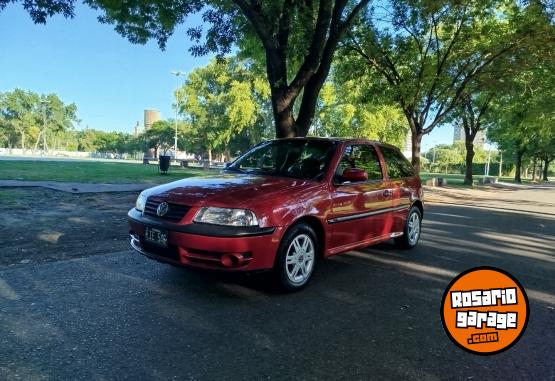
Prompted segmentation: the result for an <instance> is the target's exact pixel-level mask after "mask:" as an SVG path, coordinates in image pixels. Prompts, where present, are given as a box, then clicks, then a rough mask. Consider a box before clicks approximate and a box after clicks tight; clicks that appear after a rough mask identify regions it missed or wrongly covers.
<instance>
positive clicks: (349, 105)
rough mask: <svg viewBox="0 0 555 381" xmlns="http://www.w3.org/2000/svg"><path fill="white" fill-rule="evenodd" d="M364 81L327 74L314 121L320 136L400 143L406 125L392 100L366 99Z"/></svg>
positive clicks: (403, 140) (316, 131)
mask: <svg viewBox="0 0 555 381" xmlns="http://www.w3.org/2000/svg"><path fill="white" fill-rule="evenodd" d="M366 90H367V89H366V88H365V86H364V83H361V82H360V81H356V80H343V79H342V78H336V77H335V76H331V78H330V79H329V80H328V83H326V84H325V85H324V87H323V89H322V92H321V94H320V103H319V106H318V111H317V119H316V123H315V133H316V134H317V135H321V136H351V137H356V138H367V139H373V140H379V141H383V142H386V143H390V144H393V145H396V146H398V147H403V146H404V144H405V139H406V135H407V131H408V125H407V122H406V119H405V118H404V115H403V113H402V111H401V110H400V109H399V107H398V106H397V105H396V104H391V103H389V104H387V103H386V104H380V103H377V102H372V100H371V99H370V100H369V99H368V97H367V94H366V93H365V92H366Z"/></svg>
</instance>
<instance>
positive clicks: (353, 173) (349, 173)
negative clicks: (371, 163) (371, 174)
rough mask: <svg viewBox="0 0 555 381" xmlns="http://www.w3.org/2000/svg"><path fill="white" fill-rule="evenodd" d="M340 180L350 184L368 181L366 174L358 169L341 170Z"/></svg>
mask: <svg viewBox="0 0 555 381" xmlns="http://www.w3.org/2000/svg"><path fill="white" fill-rule="evenodd" d="M341 180H343V181H349V182H351V183H356V182H359V181H366V180H368V173H367V172H366V171H365V170H364V169H360V168H345V169H344V170H343V175H341Z"/></svg>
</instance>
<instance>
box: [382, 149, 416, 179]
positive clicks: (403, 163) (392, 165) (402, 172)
mask: <svg viewBox="0 0 555 381" xmlns="http://www.w3.org/2000/svg"><path fill="white" fill-rule="evenodd" d="M380 151H382V155H383V159H384V161H385V166H386V168H387V174H388V175H389V178H390V179H400V178H403V177H412V176H414V168H413V167H412V165H411V164H410V162H409V161H408V160H407V159H406V158H405V156H403V154H402V153H401V152H400V151H398V150H396V149H394V148H391V147H387V146H380Z"/></svg>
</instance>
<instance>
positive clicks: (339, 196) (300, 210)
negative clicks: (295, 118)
mask: <svg viewBox="0 0 555 381" xmlns="http://www.w3.org/2000/svg"><path fill="white" fill-rule="evenodd" d="M423 212H424V209H423V203H422V188H421V182H420V178H419V177H418V175H417V174H416V173H415V172H414V170H413V168H412V166H411V165H410V163H409V162H408V161H407V160H406V159H405V157H404V156H403V154H402V153H401V152H400V151H399V150H398V149H397V148H395V147H393V146H390V145H387V144H383V143H378V142H372V141H367V140H355V139H333V138H329V139H328V138H291V139H278V140H272V141H267V142H263V143H260V144H259V145H257V146H255V147H254V148H252V149H251V150H249V151H248V152H247V153H245V154H244V155H242V156H241V157H239V158H238V159H237V160H235V161H234V162H233V163H231V164H229V165H227V166H226V168H225V169H224V170H223V172H222V173H221V174H220V175H216V176H207V177H198V178H189V179H183V180H179V181H175V182H172V183H169V184H164V185H160V186H157V187H154V188H151V189H147V190H145V191H144V192H142V193H141V194H140V195H139V197H138V199H137V203H136V206H135V208H133V209H131V210H130V211H129V213H128V219H129V227H130V234H131V245H132V246H133V248H134V249H135V250H137V251H138V252H139V253H141V254H144V255H146V256H148V257H150V258H153V259H156V260H158V261H161V262H166V263H170V264H174V265H181V266H194V267H201V268H205V269H214V270H227V271H252V270H267V269H273V270H274V274H275V276H276V278H277V280H278V281H279V282H280V284H281V285H282V286H283V287H285V288H286V289H289V290H294V289H299V288H301V287H303V286H305V285H306V284H307V282H308V281H309V280H310V277H311V276H312V274H313V273H314V268H315V266H316V262H317V260H318V259H319V258H320V257H329V256H332V255H335V254H339V253H342V252H346V251H349V250H352V249H356V248H360V247H364V246H368V245H370V244H375V243H378V242H382V241H385V240H388V239H391V238H393V239H394V240H395V242H396V243H397V244H398V245H399V246H400V247H403V248H412V247H414V246H416V244H417V243H418V239H419V238H420V231H421V221H422V216H423Z"/></svg>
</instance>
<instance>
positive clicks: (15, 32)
mask: <svg viewBox="0 0 555 381" xmlns="http://www.w3.org/2000/svg"><path fill="white" fill-rule="evenodd" d="M97 15H98V14H97V12H96V11H94V10H92V9H90V8H88V7H85V6H82V5H80V4H78V5H77V9H76V17H75V18H74V19H69V20H67V19H64V18H63V17H60V16H56V17H53V18H52V19H50V20H49V21H48V23H47V24H46V25H35V24H33V22H32V21H31V19H30V17H29V15H28V14H27V13H26V12H25V11H24V10H23V8H22V7H21V5H19V4H9V5H8V6H7V8H6V9H5V10H4V11H3V12H1V13H0V49H1V53H0V91H11V90H13V89H14V88H16V87H19V88H22V89H27V90H33V91H35V92H39V93H51V92H53V93H57V94H58V95H59V96H60V97H61V99H62V100H63V101H64V102H66V103H71V102H75V103H76V104H77V107H78V116H79V118H80V119H81V124H80V126H78V128H85V127H87V126H88V127H90V128H95V129H101V130H107V131H126V132H131V131H132V130H133V127H134V125H135V123H136V122H137V121H139V122H140V124H141V125H142V123H143V110H144V109H147V108H153V109H158V110H160V111H161V112H162V117H163V118H170V117H172V116H173V110H172V101H173V91H174V89H175V87H176V85H177V81H176V78H175V77H174V76H172V75H171V74H170V72H171V71H172V70H181V71H184V72H188V71H190V70H191V69H193V68H195V67H199V66H203V65H205V64H206V63H207V62H208V60H209V57H200V58H197V57H192V56H191V55H190V54H189V52H188V48H189V46H190V43H189V40H188V38H187V37H186V36H185V29H186V27H185V26H182V27H181V28H179V29H178V30H177V32H176V34H174V36H173V37H172V38H170V40H169V41H168V44H167V47H166V50H165V51H161V50H160V49H159V48H158V45H157V44H156V43H155V42H154V41H151V42H149V43H148V44H146V45H134V44H131V43H129V42H128V41H127V40H126V39H124V38H123V37H121V36H120V35H118V34H117V33H116V32H115V31H114V30H113V27H112V26H110V25H103V24H100V23H99V22H98V21H97V20H96V16H97ZM192 22H193V23H198V22H199V19H198V18H196V19H193V20H192ZM182 80H183V79H181V81H182ZM452 134H453V129H452V128H451V127H449V126H446V127H441V128H438V129H436V130H435V131H433V132H432V134H430V135H428V136H426V137H424V140H423V148H424V149H427V148H428V147H430V146H431V145H432V143H445V142H447V143H449V142H451V139H452Z"/></svg>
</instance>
